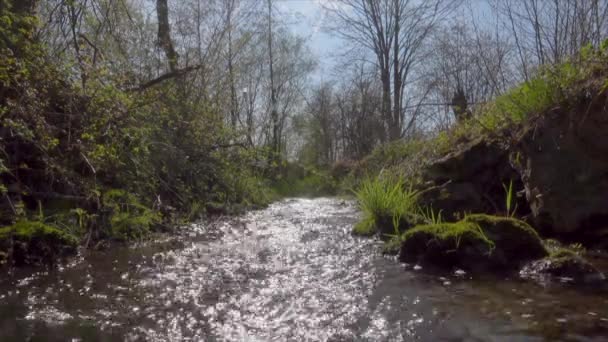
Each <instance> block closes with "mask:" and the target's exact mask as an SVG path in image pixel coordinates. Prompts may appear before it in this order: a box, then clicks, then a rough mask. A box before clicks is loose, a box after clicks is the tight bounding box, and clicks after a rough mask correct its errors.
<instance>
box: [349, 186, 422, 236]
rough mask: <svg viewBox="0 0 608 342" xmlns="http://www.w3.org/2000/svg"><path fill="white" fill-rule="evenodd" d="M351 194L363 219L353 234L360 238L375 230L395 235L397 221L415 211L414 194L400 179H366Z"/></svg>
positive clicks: (396, 232) (416, 193)
mask: <svg viewBox="0 0 608 342" xmlns="http://www.w3.org/2000/svg"><path fill="white" fill-rule="evenodd" d="M355 194H356V196H357V200H358V203H359V207H360V208H361V210H362V212H363V219H362V221H361V222H359V224H357V225H356V226H355V229H354V232H355V233H358V234H361V235H372V234H374V233H375V232H377V231H378V230H381V231H384V232H387V231H392V232H393V233H394V234H399V233H400V232H399V225H400V222H401V220H402V219H403V218H405V217H406V216H408V215H409V214H412V213H415V212H416V208H417V207H416V199H417V197H418V192H417V191H415V190H413V189H412V188H411V187H408V186H406V185H405V183H404V181H403V180H402V179H401V178H390V177H389V178H382V177H376V178H373V179H367V180H365V181H363V182H362V183H361V186H360V187H359V190H357V191H356V192H355ZM389 225H391V226H392V227H387V226H389ZM391 228H392V230H391Z"/></svg>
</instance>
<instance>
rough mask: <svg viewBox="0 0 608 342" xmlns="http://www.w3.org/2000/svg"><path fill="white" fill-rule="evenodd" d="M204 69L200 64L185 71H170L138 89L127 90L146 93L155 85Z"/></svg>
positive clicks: (184, 69)
mask: <svg viewBox="0 0 608 342" xmlns="http://www.w3.org/2000/svg"><path fill="white" fill-rule="evenodd" d="M202 67H203V66H202V65H201V64H199V65H193V66H189V67H186V68H183V69H177V70H175V71H170V72H168V73H166V74H163V75H161V76H159V77H157V78H154V79H152V80H149V81H147V82H145V83H143V84H140V85H139V86H137V87H134V88H129V89H126V90H127V91H144V90H146V89H148V88H151V87H153V86H155V85H157V84H159V83H162V82H164V81H167V80H170V79H172V78H176V77H179V76H183V75H185V74H187V73H189V72H192V71H195V70H199V69H201V68H202Z"/></svg>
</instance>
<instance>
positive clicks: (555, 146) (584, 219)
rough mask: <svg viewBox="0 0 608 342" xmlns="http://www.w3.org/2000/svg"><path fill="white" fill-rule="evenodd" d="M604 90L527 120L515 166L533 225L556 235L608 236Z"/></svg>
mask: <svg viewBox="0 0 608 342" xmlns="http://www.w3.org/2000/svg"><path fill="white" fill-rule="evenodd" d="M605 103H606V96H605V95H604V96H600V98H596V99H595V100H591V99H583V100H581V104H579V105H578V106H573V107H575V108H573V109H571V110H565V109H555V110H553V111H550V112H548V113H545V114H543V115H542V116H539V117H537V118H535V119H534V120H531V121H530V122H529V123H527V124H526V127H525V129H524V130H523V134H522V136H521V138H520V139H519V141H518V143H517V151H518V154H517V155H518V158H517V162H516V163H514V164H515V166H516V167H517V168H518V170H519V172H520V174H521V176H522V181H523V184H524V186H525V193H526V197H527V199H528V202H529V203H530V209H531V212H532V215H533V219H534V222H535V226H537V227H538V228H539V229H542V230H543V232H546V233H548V234H551V235H555V236H562V237H566V238H567V237H568V236H570V237H575V238H576V239H577V240H579V241H580V240H581V239H582V238H585V237H586V238H587V239H588V240H590V241H593V242H596V241H597V240H598V238H604V241H606V240H608V239H606V237H608V235H606V232H608V230H607V228H608V139H606V137H607V136H608V135H607V132H608V109H607V108H606V105H605Z"/></svg>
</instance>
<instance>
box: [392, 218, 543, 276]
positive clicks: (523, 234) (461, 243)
mask: <svg viewBox="0 0 608 342" xmlns="http://www.w3.org/2000/svg"><path fill="white" fill-rule="evenodd" d="M401 241H402V243H401V249H400V253H399V257H400V259H401V260H402V261H405V262H416V263H427V264H433V265H436V266H443V267H458V268H463V269H468V270H472V271H493V270H505V269H516V268H519V267H521V265H522V264H524V263H526V262H529V261H531V260H534V259H538V258H542V257H545V256H546V255H547V254H548V253H547V251H546V249H545V247H544V246H543V244H542V241H541V239H540V238H539V237H538V234H537V233H536V231H535V230H534V229H533V228H532V227H530V226H529V225H528V224H526V223H525V222H522V221H519V220H517V219H513V218H507V217H497V216H489V215H470V216H467V217H466V218H465V219H463V220H461V221H459V222H455V223H440V224H432V225H423V226H417V227H414V228H412V229H410V230H408V231H407V232H405V233H404V234H403V235H402V236H401Z"/></svg>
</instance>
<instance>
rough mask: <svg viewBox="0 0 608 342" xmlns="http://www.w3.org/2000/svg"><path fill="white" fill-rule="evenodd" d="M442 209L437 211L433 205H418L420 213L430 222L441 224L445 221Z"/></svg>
mask: <svg viewBox="0 0 608 342" xmlns="http://www.w3.org/2000/svg"><path fill="white" fill-rule="evenodd" d="M441 212H442V210H439V211H438V212H435V210H433V208H432V207H429V208H424V207H418V213H419V215H420V216H422V217H423V218H424V220H425V221H427V222H428V223H430V224H441V223H443V217H442V216H441Z"/></svg>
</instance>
